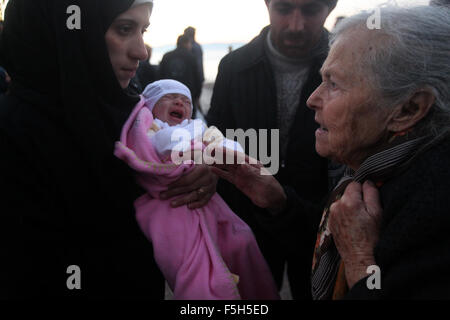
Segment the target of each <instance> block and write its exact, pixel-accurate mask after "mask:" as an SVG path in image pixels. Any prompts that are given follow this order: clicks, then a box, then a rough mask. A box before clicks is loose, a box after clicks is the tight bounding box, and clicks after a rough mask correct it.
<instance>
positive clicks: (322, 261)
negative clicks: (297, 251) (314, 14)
mask: <svg viewBox="0 0 450 320" xmlns="http://www.w3.org/2000/svg"><path fill="white" fill-rule="evenodd" d="M370 15H371V13H361V14H358V15H356V16H353V17H350V18H348V19H345V20H344V21H342V23H341V24H340V25H339V26H338V27H337V28H336V30H334V34H333V36H332V40H331V50H330V52H329V55H328V58H327V59H326V61H325V63H324V65H323V67H322V70H321V74H322V78H323V82H322V84H321V85H320V86H319V87H318V88H317V89H316V91H315V92H314V93H313V94H312V95H311V97H310V98H309V100H308V106H309V108H311V109H313V110H314V111H315V112H316V116H315V118H316V121H317V123H318V124H319V128H318V129H317V131H316V150H317V152H318V153H319V154H320V155H322V156H324V157H328V158H331V159H333V160H335V161H338V162H341V163H344V164H345V165H346V166H347V171H346V173H345V175H344V177H343V178H342V179H341V181H340V182H339V183H338V185H337V186H336V187H335V189H334V190H333V192H332V193H331V195H330V196H329V199H328V201H327V202H326V204H325V205H324V208H325V209H324V210H323V211H322V209H320V211H317V209H316V208H314V207H313V206H312V205H310V204H308V202H306V201H305V200H304V199H302V197H301V195H297V194H295V193H294V192H293V191H292V189H290V188H289V187H288V186H280V185H279V184H278V183H277V181H276V180H275V179H274V178H273V177H271V176H264V175H260V169H261V165H250V164H243V165H222V166H220V165H217V166H216V168H215V172H216V173H218V174H219V175H220V176H221V177H223V178H225V179H227V180H229V181H230V182H232V183H234V184H235V185H236V186H237V187H238V188H239V189H240V190H241V191H242V192H244V193H245V194H246V195H247V196H249V197H250V198H251V199H252V200H253V202H254V203H255V204H257V205H259V206H260V207H264V208H270V209H272V211H273V216H272V217H267V216H262V217H261V220H262V222H266V224H267V226H268V228H269V229H270V230H272V231H273V232H274V233H276V234H277V235H278V237H279V238H280V240H284V241H285V243H286V245H291V246H295V243H293V242H292V240H293V239H294V237H295V235H297V238H295V239H298V234H301V236H302V241H309V242H310V243H311V255H312V260H313V261H312V288H311V289H312V295H313V298H314V299H342V298H347V299H371V298H383V299H387V298H401V299H410V298H411V299H421V298H450V273H449V270H450V236H449V234H450V211H449V208H450V197H449V192H450V166H449V159H450V137H449V132H450V94H449V91H450V90H449V83H450V41H449V38H448V36H449V35H450V11H449V10H444V9H442V8H441V9H438V8H433V7H425V6H423V7H413V8H397V7H388V8H382V9H381V25H380V28H379V29H373V30H371V29H369V28H368V27H367V21H368V18H369V17H370ZM300 206H301V207H304V208H305V207H306V208H309V209H310V210H308V212H310V214H309V215H302V216H299V215H298V214H296V213H297V212H298V208H299V207H300ZM304 211H306V210H302V212H304ZM321 212H322V214H321ZM320 217H322V219H321V221H320V222H319V220H320ZM307 224H316V225H317V226H318V234H317V235H311V234H307V233H305V232H302V230H303V229H306V228H304V226H305V225H307ZM314 241H315V245H314ZM313 248H314V250H313ZM372 273H373V274H372Z"/></svg>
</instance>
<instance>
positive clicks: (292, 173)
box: [207, 27, 328, 298]
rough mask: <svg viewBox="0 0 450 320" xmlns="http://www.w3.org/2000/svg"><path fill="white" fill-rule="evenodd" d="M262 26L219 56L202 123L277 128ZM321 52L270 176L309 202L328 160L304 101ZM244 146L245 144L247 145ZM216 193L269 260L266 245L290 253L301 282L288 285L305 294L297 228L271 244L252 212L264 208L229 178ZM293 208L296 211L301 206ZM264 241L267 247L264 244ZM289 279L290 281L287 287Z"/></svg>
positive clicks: (322, 187) (304, 255)
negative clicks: (286, 240) (285, 240)
mask: <svg viewBox="0 0 450 320" xmlns="http://www.w3.org/2000/svg"><path fill="white" fill-rule="evenodd" d="M268 31H269V28H268V27H266V28H265V29H263V30H262V32H261V34H260V35H259V36H258V37H256V38H255V39H253V40H252V41H251V42H250V43H249V44H247V45H245V46H244V47H242V48H239V49H237V50H235V51H233V52H231V53H230V54H228V55H227V56H225V57H224V58H223V59H222V61H221V62H220V65H219V73H218V75H217V79H216V82H215V86H214V93H213V97H212V101H211V109H210V111H209V113H208V115H207V120H208V125H214V126H217V127H218V128H219V130H221V131H222V132H223V133H225V130H226V129H237V128H242V129H243V130H248V129H252V128H253V129H256V130H259V129H277V121H276V119H277V94H276V92H277V91H276V87H275V77H274V73H273V70H272V66H271V64H270V62H269V59H268V57H267V55H266V51H265V50H266V49H265V41H266V37H267V33H268ZM325 58H326V56H320V57H318V58H316V59H315V60H314V61H313V62H312V65H311V69H310V74H309V76H308V79H307V81H306V83H305V85H304V87H303V90H302V93H301V95H300V96H299V98H298V100H299V105H298V108H297V114H296V116H295V121H294V122H293V125H292V128H291V131H290V141H289V145H288V151H287V155H286V157H285V158H284V159H280V166H281V167H280V170H279V172H278V174H277V175H276V176H275V177H276V178H277V179H278V181H279V182H280V183H281V184H283V185H290V186H291V187H292V188H293V189H294V190H295V191H296V192H297V193H298V194H300V195H301V196H303V197H305V198H306V199H309V200H310V201H313V202H319V201H321V200H322V199H323V198H324V196H325V195H326V193H327V188H328V180H327V176H328V175H327V168H328V161H327V160H326V159H324V158H322V157H320V156H319V155H318V154H317V153H316V150H315V134H314V133H315V130H316V129H317V127H318V125H317V123H315V121H314V111H312V110H311V109H309V108H307V107H306V101H307V99H308V97H309V96H310V95H311V93H312V92H313V91H314V90H315V89H316V88H317V87H318V86H319V85H320V83H321V77H320V74H319V72H318V71H319V69H320V67H321V65H322V63H323V61H324V60H325ZM269 141H270V138H269ZM246 150H249V148H248V146H247V148H246ZM268 150H270V146H269V148H268ZM219 193H220V194H221V195H222V196H223V198H224V199H225V200H226V201H227V203H228V204H229V205H230V206H231V208H232V209H233V210H234V211H235V212H236V213H237V214H238V215H239V216H241V217H242V218H243V219H244V220H245V221H246V222H247V223H248V224H249V225H250V226H251V227H252V229H253V231H254V232H255V234H256V237H257V239H258V242H259V244H260V246H261V250H262V251H263V253H265V256H266V258H268V260H269V261H268V262H269V265H270V264H271V261H270V259H271V258H269V257H268V255H269V254H268V253H267V252H268V251H267V250H271V251H272V252H277V254H279V255H280V256H282V257H293V256H295V258H293V260H295V261H296V265H295V269H296V270H292V269H293V268H294V265H292V269H291V271H292V272H295V273H297V275H300V277H301V280H299V283H300V284H299V285H298V286H300V287H301V288H300V289H297V290H296V288H293V291H297V292H298V290H300V291H302V293H299V294H295V293H294V295H296V297H298V298H307V297H309V295H310V290H309V288H308V285H309V272H310V268H311V262H310V255H311V254H312V251H311V249H310V246H309V245H307V244H305V243H303V242H301V241H300V240H299V239H300V235H298V234H297V237H296V238H295V239H297V240H299V241H295V239H294V242H293V243H291V244H290V245H289V246H281V245H279V244H277V243H276V239H273V238H272V237H271V236H270V235H268V234H267V232H266V231H264V230H262V229H261V228H260V226H259V222H258V216H259V215H261V214H264V213H265V212H261V211H262V210H260V209H258V208H257V207H256V206H254V205H253V204H252V203H251V202H250V201H249V200H248V199H247V198H246V197H245V196H244V195H242V194H241V193H240V192H239V191H238V190H237V189H236V188H235V187H234V186H232V185H231V184H229V183H226V182H221V184H220V185H219ZM298 214H299V215H302V214H303V212H299V213H298ZM314 231H316V230H314ZM269 247H272V249H267V250H266V248H269ZM302 247H303V250H302V249H301V248H302ZM293 260H292V261H293ZM272 270H274V269H273V264H272ZM276 280H278V279H276ZM294 285H295V284H293V283H292V282H291V288H292V287H293V286H294Z"/></svg>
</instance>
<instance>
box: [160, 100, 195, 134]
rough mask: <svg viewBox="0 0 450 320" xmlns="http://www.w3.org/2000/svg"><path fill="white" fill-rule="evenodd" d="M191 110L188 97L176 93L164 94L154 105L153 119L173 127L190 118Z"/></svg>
mask: <svg viewBox="0 0 450 320" xmlns="http://www.w3.org/2000/svg"><path fill="white" fill-rule="evenodd" d="M191 108H192V106H191V101H190V100H189V98H188V97H186V96H184V95H182V94H178V93H171V94H166V95H165V96H163V97H162V98H161V99H159V100H158V102H157V103H156V104H155V107H154V108H153V117H154V118H155V119H159V120H161V121H164V122H167V123H168V124H169V125H171V126H174V125H177V124H180V123H181V122H183V120H185V119H190V118H191Z"/></svg>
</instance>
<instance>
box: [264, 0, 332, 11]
mask: <svg viewBox="0 0 450 320" xmlns="http://www.w3.org/2000/svg"><path fill="white" fill-rule="evenodd" d="M264 1H266V3H269V2H270V0H264ZM318 1H320V2H323V3H325V4H326V5H327V6H328V7H329V8H330V11H331V10H333V9H334V8H335V7H336V5H337V2H338V0H318Z"/></svg>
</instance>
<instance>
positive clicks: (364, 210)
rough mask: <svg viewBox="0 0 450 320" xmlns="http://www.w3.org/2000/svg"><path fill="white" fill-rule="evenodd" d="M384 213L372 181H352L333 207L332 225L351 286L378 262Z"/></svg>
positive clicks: (331, 208)
mask: <svg viewBox="0 0 450 320" xmlns="http://www.w3.org/2000/svg"><path fill="white" fill-rule="evenodd" d="M382 212H383V209H382V208H381V204H380V200H379V194H378V190H377V188H376V187H375V186H374V185H373V183H372V182H365V183H364V185H362V186H361V184H359V183H356V182H353V183H351V184H349V185H348V186H347V189H346V190H345V193H344V195H343V196H342V198H341V199H340V200H338V201H336V202H335V203H333V204H332V205H331V207H330V218H329V227H330V231H331V233H332V234H333V239H334V242H335V244H336V247H337V249H338V251H339V254H340V256H341V258H342V260H343V262H344V265H345V275H346V278H347V283H348V286H349V287H350V288H351V287H353V285H354V284H355V283H356V282H358V281H359V280H361V279H362V278H364V277H366V276H367V275H368V274H367V268H368V267H369V266H371V265H375V258H374V256H373V249H374V248H375V245H376V244H377V242H378V236H379V228H380V223H381V215H382Z"/></svg>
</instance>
